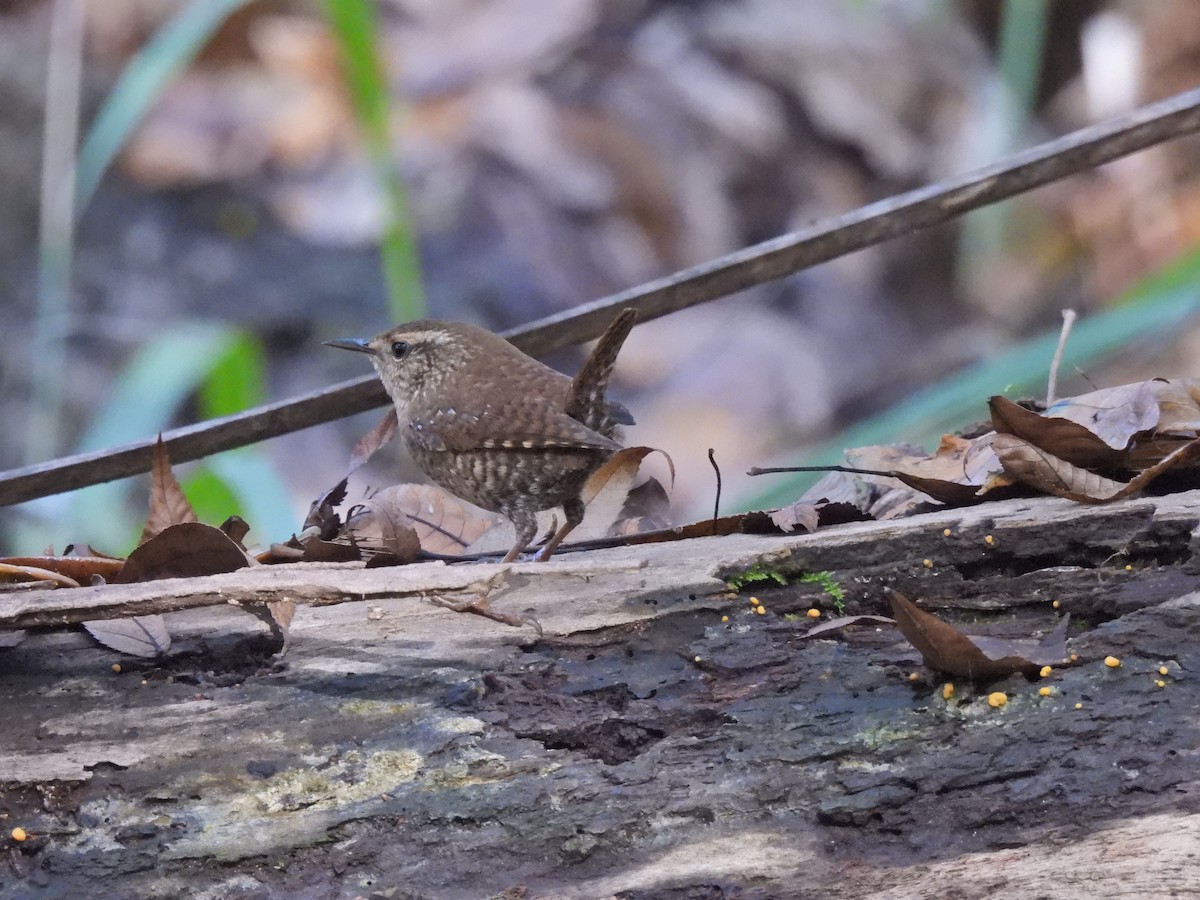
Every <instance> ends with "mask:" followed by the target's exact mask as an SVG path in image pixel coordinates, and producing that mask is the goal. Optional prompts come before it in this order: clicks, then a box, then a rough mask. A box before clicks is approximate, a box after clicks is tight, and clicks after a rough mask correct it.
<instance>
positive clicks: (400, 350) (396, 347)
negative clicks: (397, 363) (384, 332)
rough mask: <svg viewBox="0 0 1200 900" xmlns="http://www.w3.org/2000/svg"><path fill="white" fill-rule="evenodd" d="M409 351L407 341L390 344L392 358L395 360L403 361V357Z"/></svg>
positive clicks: (409, 347)
mask: <svg viewBox="0 0 1200 900" xmlns="http://www.w3.org/2000/svg"><path fill="white" fill-rule="evenodd" d="M411 349H412V347H411V346H410V345H409V343H408V341H394V342H393V343H392V356H393V358H395V359H404V357H406V356H408V351H409V350H411Z"/></svg>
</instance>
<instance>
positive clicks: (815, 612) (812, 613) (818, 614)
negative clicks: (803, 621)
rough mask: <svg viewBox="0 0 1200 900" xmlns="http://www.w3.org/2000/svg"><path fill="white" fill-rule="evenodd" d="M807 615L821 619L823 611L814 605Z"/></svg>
mask: <svg viewBox="0 0 1200 900" xmlns="http://www.w3.org/2000/svg"><path fill="white" fill-rule="evenodd" d="M807 615H808V617H809V618H810V619H819V618H821V611H820V610H819V609H817V608H816V607H815V606H814V607H813V608H812V609H810V610H809V611H808V613H807Z"/></svg>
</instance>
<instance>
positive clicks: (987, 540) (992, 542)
mask: <svg viewBox="0 0 1200 900" xmlns="http://www.w3.org/2000/svg"><path fill="white" fill-rule="evenodd" d="M983 542H984V543H985V544H987V545H988V546H989V547H994V546H996V539H995V538H994V537H992V536H991V535H990V534H989V535H988V536H987V537H985V538H984V539H983Z"/></svg>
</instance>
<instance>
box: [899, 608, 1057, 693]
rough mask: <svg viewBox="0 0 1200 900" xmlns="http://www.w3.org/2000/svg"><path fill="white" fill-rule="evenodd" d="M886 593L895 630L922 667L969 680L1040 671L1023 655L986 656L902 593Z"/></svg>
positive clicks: (965, 638)
mask: <svg viewBox="0 0 1200 900" xmlns="http://www.w3.org/2000/svg"><path fill="white" fill-rule="evenodd" d="M886 591H887V597H888V602H890V603H891V605H892V615H893V616H894V617H895V619H896V627H897V628H899V629H900V633H901V634H903V635H904V637H905V638H907V639H908V642H909V643H910V644H912V645H913V646H914V647H916V648H917V651H918V652H919V653H920V654H921V658H922V659H923V660H924V661H925V665H927V666H929V667H930V668H931V669H937V670H938V671H939V672H945V673H947V674H948V675H960V676H963V677H965V678H970V679H971V680H972V681H984V680H987V679H990V678H1001V677H1003V676H1005V675H1013V674H1016V673H1020V674H1022V675H1025V676H1026V677H1030V678H1031V677H1033V676H1034V675H1036V674H1037V673H1038V671H1039V670H1040V669H1041V666H1040V665H1039V664H1038V663H1035V662H1033V661H1032V660H1028V659H1026V658H1025V657H1023V656H1004V657H1001V658H999V659H993V658H991V657H989V656H988V655H987V654H986V653H984V652H983V651H982V650H980V649H979V647H977V646H976V645H975V644H974V643H972V642H971V639H970V638H969V637H967V636H966V635H965V634H963V633H962V632H961V631H959V630H958V629H957V628H955V627H954V626H953V625H951V624H949V623H948V622H943V621H942V620H941V619H939V618H938V617H937V616H934V615H931V614H930V613H927V612H925V611H924V610H921V609H918V608H917V607H916V605H914V604H913V603H912V601H910V600H909V599H908V598H907V597H905V596H904V595H903V594H900V593H898V592H896V591H894V590H892V589H891V588H887V589H886Z"/></svg>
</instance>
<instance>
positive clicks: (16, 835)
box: [11, 826, 29, 842]
mask: <svg viewBox="0 0 1200 900" xmlns="http://www.w3.org/2000/svg"><path fill="white" fill-rule="evenodd" d="M11 834H12V839H13V840H14V841H18V842H20V841H23V840H25V838H27V837H29V835H27V834H26V833H25V829H24V828H21V827H20V826H17V827H16V828H14V829H13V830H12V832H11Z"/></svg>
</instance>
